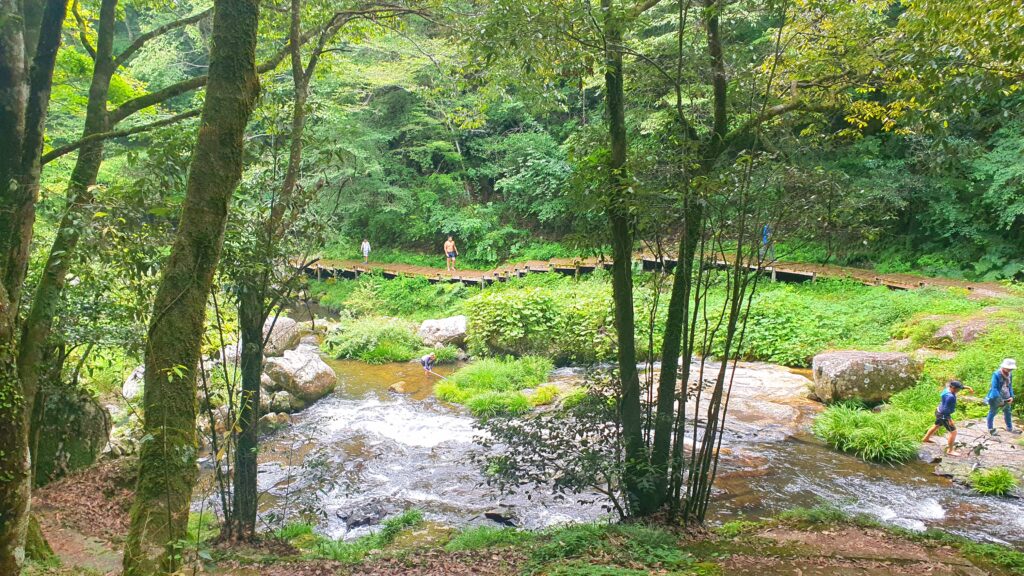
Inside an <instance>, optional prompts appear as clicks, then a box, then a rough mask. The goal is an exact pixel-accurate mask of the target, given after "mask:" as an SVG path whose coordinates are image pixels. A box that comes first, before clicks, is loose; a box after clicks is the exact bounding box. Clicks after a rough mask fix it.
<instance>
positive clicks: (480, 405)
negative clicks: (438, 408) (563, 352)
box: [434, 356, 552, 418]
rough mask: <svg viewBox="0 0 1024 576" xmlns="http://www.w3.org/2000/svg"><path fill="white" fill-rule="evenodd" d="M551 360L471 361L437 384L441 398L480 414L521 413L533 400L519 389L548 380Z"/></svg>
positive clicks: (499, 359) (528, 357)
mask: <svg viewBox="0 0 1024 576" xmlns="http://www.w3.org/2000/svg"><path fill="white" fill-rule="evenodd" d="M551 369H552V364H551V361H550V360H548V359H546V358H541V357H537V356H525V357H523V358H519V359H514V358H485V359H482V360H478V361H476V362H473V363H472V364H469V365H468V366H466V367H464V368H462V369H460V370H459V371H457V372H455V373H454V374H452V375H451V376H450V377H449V378H447V379H445V380H443V381H441V382H439V383H438V384H436V385H435V386H434V394H436V395H437V397H438V398H440V399H441V400H445V401H447V402H455V403H458V404H465V405H466V406H467V407H468V408H469V409H470V411H471V412H472V413H473V414H474V415H476V416H479V417H484V418H486V417H490V416H495V415H498V414H521V413H523V412H527V411H528V410H529V409H530V402H529V400H527V398H526V396H524V395H523V394H522V393H521V392H520V390H523V389H525V388H533V387H537V386H538V385H540V384H543V383H544V382H545V381H546V380H547V375H548V372H550V371H551Z"/></svg>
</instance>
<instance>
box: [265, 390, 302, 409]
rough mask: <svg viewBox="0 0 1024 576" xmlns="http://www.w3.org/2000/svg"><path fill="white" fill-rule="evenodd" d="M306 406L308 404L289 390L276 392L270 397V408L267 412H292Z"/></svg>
mask: <svg viewBox="0 0 1024 576" xmlns="http://www.w3.org/2000/svg"><path fill="white" fill-rule="evenodd" d="M305 407H306V404H305V403H304V402H302V400H299V399H298V398H296V397H295V396H292V395H291V394H289V393H288V392H285V391H281V392H274V394H273V395H272V396H271V397H270V407H269V408H270V409H269V410H267V412H284V413H287V414H291V413H293V412H298V411H300V410H302V409H304V408H305Z"/></svg>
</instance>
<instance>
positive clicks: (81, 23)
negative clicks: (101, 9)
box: [71, 0, 96, 60]
mask: <svg viewBox="0 0 1024 576" xmlns="http://www.w3.org/2000/svg"><path fill="white" fill-rule="evenodd" d="M71 14H72V15H74V17H75V22H77V23H78V39H79V40H80V41H81V42H82V48H85V51H86V52H88V53H89V57H90V58H92V59H93V60H96V49H95V48H93V47H92V44H90V43H89V37H88V36H87V35H86V33H85V28H86V25H85V18H83V17H82V13H81V12H79V11H78V0H75V2H74V4H72V5H71Z"/></svg>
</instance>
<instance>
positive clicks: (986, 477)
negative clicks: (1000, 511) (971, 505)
mask: <svg viewBox="0 0 1024 576" xmlns="http://www.w3.org/2000/svg"><path fill="white" fill-rule="evenodd" d="M969 480H970V482H971V488H973V489H974V491H975V492H977V493H978V494H983V495H985V496H1006V495H1007V494H1009V493H1011V492H1013V490H1015V489H1016V488H1017V486H1019V485H1020V480H1018V479H1017V477H1016V476H1014V474H1013V472H1012V471H1011V470H1009V469H1007V468H1002V467H999V468H989V469H987V470H975V471H974V472H972V473H971V475H970V477H969Z"/></svg>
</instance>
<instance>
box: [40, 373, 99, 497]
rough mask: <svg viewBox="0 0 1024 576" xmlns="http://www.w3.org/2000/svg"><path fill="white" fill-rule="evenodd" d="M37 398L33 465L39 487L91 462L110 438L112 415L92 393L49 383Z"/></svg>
mask: <svg viewBox="0 0 1024 576" xmlns="http://www.w3.org/2000/svg"><path fill="white" fill-rule="evenodd" d="M41 392H42V394H41V395H40V396H39V398H38V401H41V402H42V403H43V404H42V406H40V407H39V410H37V413H36V416H37V419H36V422H37V427H38V428H37V434H36V438H35V440H34V442H35V444H34V450H33V453H34V455H35V457H34V462H33V465H34V468H35V481H36V485H37V486H42V485H44V484H47V483H49V482H52V481H54V480H57V479H58V478H62V477H63V476H65V475H67V474H68V473H69V472H72V471H74V470H79V469H81V468H85V467H87V466H90V465H92V464H93V463H94V462H95V461H96V459H97V458H98V457H99V455H100V453H101V452H102V451H103V448H104V447H105V446H106V445H107V441H108V439H109V438H110V426H111V421H110V414H109V413H108V412H107V410H106V409H105V408H104V407H103V406H102V405H101V404H100V403H99V402H98V401H97V400H96V399H95V398H93V397H92V395H91V394H89V393H88V392H86V391H84V390H79V389H76V388H74V387H72V386H69V385H65V384H56V385H52V386H46V387H44V389H43V390H42V391H41Z"/></svg>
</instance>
